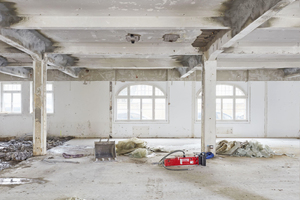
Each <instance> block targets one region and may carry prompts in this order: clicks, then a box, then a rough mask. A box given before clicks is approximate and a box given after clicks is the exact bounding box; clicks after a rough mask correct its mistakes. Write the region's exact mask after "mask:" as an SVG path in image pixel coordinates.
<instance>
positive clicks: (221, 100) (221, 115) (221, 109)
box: [220, 98, 223, 120]
mask: <svg viewBox="0 0 300 200" xmlns="http://www.w3.org/2000/svg"><path fill="white" fill-rule="evenodd" d="M220 117H221V120H223V98H221V116H220Z"/></svg>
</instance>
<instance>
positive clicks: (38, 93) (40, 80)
mask: <svg viewBox="0 0 300 200" xmlns="http://www.w3.org/2000/svg"><path fill="white" fill-rule="evenodd" d="M46 84H47V58H44V59H43V60H42V61H39V60H34V61H33V155H35V156H38V155H45V154H46V152H47V113H46V111H47V109H46Z"/></svg>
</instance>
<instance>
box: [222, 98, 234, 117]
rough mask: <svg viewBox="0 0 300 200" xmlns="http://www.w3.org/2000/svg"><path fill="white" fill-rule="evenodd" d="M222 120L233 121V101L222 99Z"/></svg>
mask: <svg viewBox="0 0 300 200" xmlns="http://www.w3.org/2000/svg"><path fill="white" fill-rule="evenodd" d="M222 119H223V120H232V119H233V99H223V113H222Z"/></svg>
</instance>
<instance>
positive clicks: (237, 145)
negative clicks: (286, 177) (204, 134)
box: [216, 140, 278, 158]
mask: <svg viewBox="0 0 300 200" xmlns="http://www.w3.org/2000/svg"><path fill="white" fill-rule="evenodd" d="M216 153H217V154H222V155H232V156H245V157H256V158H261V157H264V158H270V157H273V156H274V155H278V154H275V152H274V151H273V150H272V149H271V148H270V147H269V146H268V145H265V146H263V145H262V144H261V143H259V142H257V141H249V142H248V141H245V142H238V141H230V142H228V141H227V140H222V141H220V142H219V143H218V145H217V149H216Z"/></svg>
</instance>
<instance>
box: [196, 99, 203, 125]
mask: <svg viewBox="0 0 300 200" xmlns="http://www.w3.org/2000/svg"><path fill="white" fill-rule="evenodd" d="M201 109H202V100H201V99H198V116H197V119H198V120H201Z"/></svg>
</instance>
